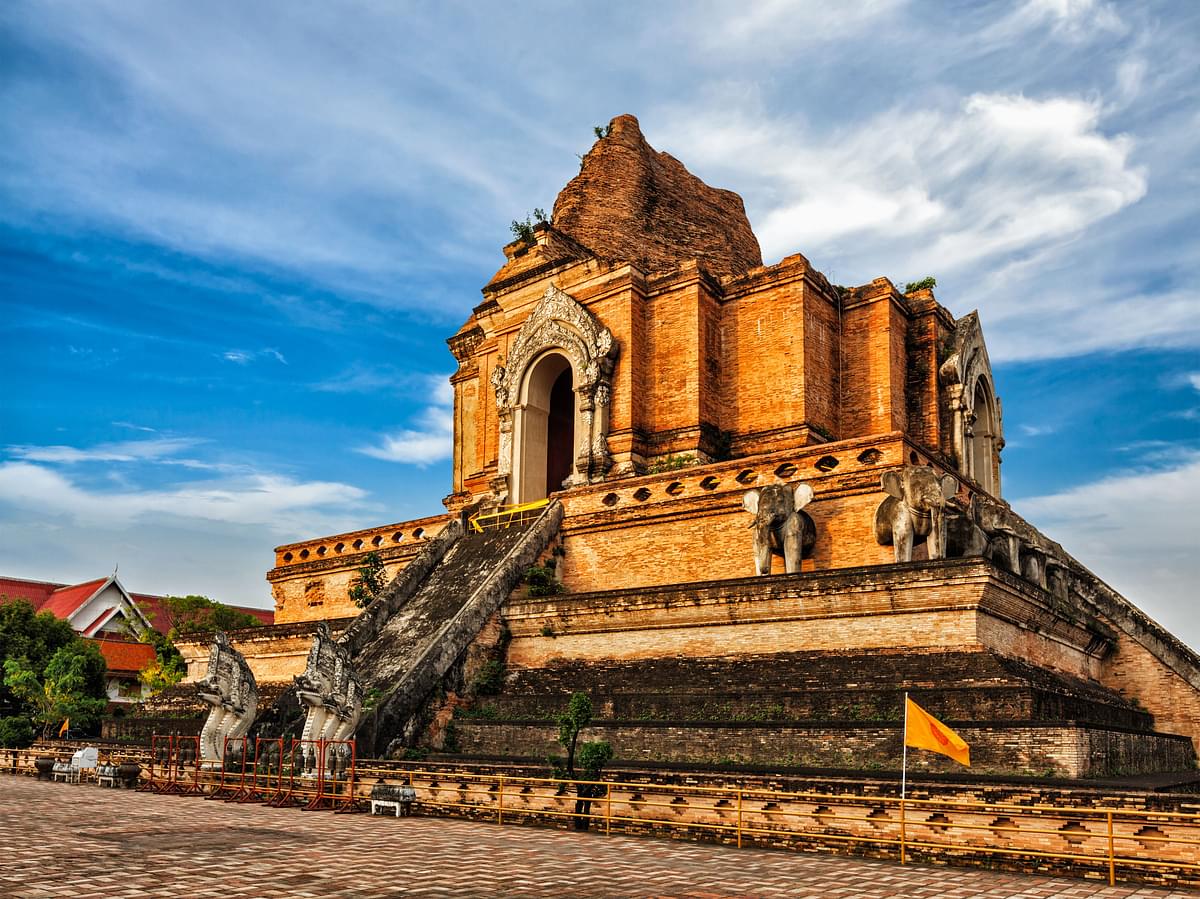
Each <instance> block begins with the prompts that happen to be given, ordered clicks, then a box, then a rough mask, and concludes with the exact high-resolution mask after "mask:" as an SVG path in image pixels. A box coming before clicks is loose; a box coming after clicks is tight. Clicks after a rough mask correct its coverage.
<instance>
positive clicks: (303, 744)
mask: <svg viewBox="0 0 1200 899" xmlns="http://www.w3.org/2000/svg"><path fill="white" fill-rule="evenodd" d="M180 739H188V740H192V739H195V738H177V737H159V738H156V741H155V742H154V743H153V745H152V750H151V753H150V754H149V758H148V759H147V760H146V761H147V762H148V763H149V765H148V768H147V770H146V771H145V772H144V773H145V775H146V777H147V778H148V779H147V783H146V788H149V789H153V790H156V791H158V792H169V793H187V794H193V795H197V794H201V795H208V796H214V795H217V796H221V797H222V798H227V799H229V800H231V801H241V802H263V803H266V804H268V805H274V806H291V807H301V808H304V809H321V808H324V809H333V810H335V811H352V810H355V809H357V808H359V807H360V806H361V805H363V804H365V802H366V800H367V799H369V797H370V793H371V788H372V787H373V786H374V785H375V784H376V783H378V782H379V781H384V780H391V781H393V782H394V781H396V780H397V779H400V780H401V781H403V782H405V783H406V784H408V785H410V786H412V788H413V789H414V790H415V791H416V797H417V799H416V805H415V810H416V811H417V813H419V814H424V815H435V816H436V815H445V816H454V817H468V818H472V819H476V820H483V821H492V822H494V823H496V824H499V825H504V824H519V823H533V824H537V823H542V824H548V825H553V824H555V823H556V822H557V823H560V824H561V823H566V822H574V823H575V824H576V826H581V825H582V824H583V823H584V822H586V824H587V826H588V827H595V828H597V829H599V828H600V827H603V829H604V833H606V834H609V833H613V832H625V833H664V832H675V833H682V834H684V835H686V836H691V837H694V838H698V839H715V840H717V841H720V842H725V843H728V844H730V845H731V846H733V845H735V846H737V847H739V848H740V847H742V846H745V845H771V846H780V845H783V846H787V847H792V848H804V849H809V850H814V849H816V850H819V849H822V848H824V849H827V850H831V851H837V850H838V849H839V848H840V849H841V850H842V851H851V852H854V853H855V854H865V855H871V856H874V857H879V858H887V857H891V858H895V859H896V860H898V861H899V862H900V863H901V864H908V863H910V862H912V861H926V862H931V861H937V862H951V863H953V862H955V861H957V862H959V863H971V862H975V863H978V862H982V861H985V860H986V859H993V860H1004V859H1007V860H1008V861H1009V865H1010V866H1019V863H1020V862H1021V861H1022V860H1025V861H1028V862H1030V863H1033V864H1036V865H1037V866H1038V867H1039V868H1042V867H1045V866H1046V865H1048V864H1051V863H1058V868H1059V870H1060V872H1061V873H1072V874H1077V875H1078V874H1086V873H1091V874H1093V875H1101V876H1104V877H1106V879H1107V880H1108V882H1109V883H1110V884H1115V883H1116V882H1117V880H1118V878H1119V877H1120V876H1124V877H1125V878H1128V877H1130V875H1134V874H1139V873H1140V874H1142V875H1143V876H1145V875H1147V874H1149V875H1154V874H1158V875H1168V876H1170V877H1171V878H1174V879H1175V880H1177V881H1178V882H1180V883H1184V884H1190V885H1200V797H1198V798H1197V803H1196V808H1197V809H1198V810H1197V811H1196V812H1190V811H1152V810H1145V809H1132V808H1120V807H1116V806H1112V805H1096V806H1082V805H1080V806H1069V805H1048V804H1038V803H1029V804H1024V803H1018V802H982V801H976V800H970V799H913V798H907V799H903V800H902V799H899V798H897V797H889V796H871V795H856V794H847V793H829V792H818V791H799V792H789V791H782V790H773V789H768V788H758V787H706V786H691V785H680V786H676V785H667V784H653V783H625V782H615V781H582V780H575V781H568V780H561V779H555V778H549V777H529V776H522V775H509V774H500V773H482V774H481V773H473V772H464V771H455V770H450V769H439V768H430V767H426V766H419V765H412V764H404V763H396V762H381V761H379V760H370V761H367V762H363V761H362V760H359V759H357V758H356V747H355V744H354V742H353V741H339V742H329V741H321V740H316V741H311V740H291V741H284V740H281V739H263V738H260V739H258V740H254V741H253V744H254V758H253V763H252V764H251V763H249V759H248V758H247V754H246V750H247V749H248V748H249V744H250V742H251V741H249V740H247V741H245V743H244V744H243V745H242V749H243V755H242V756H241V757H240V758H238V757H237V756H236V754H235V756H234V757H233V759H232V764H231V765H229V766H226V765H220V766H216V767H209V766H208V765H204V766H201V765H199V764H196V763H193V762H192V754H191V752H190V749H191V746H190V745H189V746H187V747H183V750H184V751H183V752H182V756H183V758H182V759H181V758H180V755H181V753H180V752H179V750H180V748H181V747H180V745H179V742H178V741H179V740H180ZM40 754H42V753H40V752H37V751H29V750H3V751H0V769H3V770H11V771H12V772H14V773H18V772H23V773H29V774H32V773H34V771H33V759H34V758H35V757H36V756H37V755H40ZM181 761H182V764H181ZM143 764H145V762H144V763H143ZM580 787H582V788H583V792H584V793H585V795H583V796H580V795H578V791H579V788H580ZM1176 802H1177V803H1178V801H1177V800H1176ZM1178 804H1180V805H1184V806H1185V807H1186V803H1178ZM1051 866H1052V867H1053V865H1051Z"/></svg>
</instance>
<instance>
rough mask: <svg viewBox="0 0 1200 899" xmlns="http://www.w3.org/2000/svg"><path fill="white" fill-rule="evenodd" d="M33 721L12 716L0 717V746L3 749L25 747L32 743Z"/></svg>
mask: <svg viewBox="0 0 1200 899" xmlns="http://www.w3.org/2000/svg"><path fill="white" fill-rule="evenodd" d="M33 738H34V733H33V722H31V721H30V720H29V719H28V718H20V717H17V716H15V715H14V716H12V717H9V718H0V746H3V747H4V748H5V749H26V748H27V747H29V746H31V745H32V744H33Z"/></svg>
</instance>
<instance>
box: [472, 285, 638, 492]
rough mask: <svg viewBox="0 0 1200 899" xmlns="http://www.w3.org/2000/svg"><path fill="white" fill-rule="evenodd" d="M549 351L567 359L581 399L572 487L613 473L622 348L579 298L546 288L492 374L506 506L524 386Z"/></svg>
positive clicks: (497, 487) (500, 488)
mask: <svg viewBox="0 0 1200 899" xmlns="http://www.w3.org/2000/svg"><path fill="white" fill-rule="evenodd" d="M548 350H556V351H558V352H560V353H562V354H563V355H564V356H566V358H567V360H568V361H569V362H570V364H571V368H572V372H573V380H574V388H575V393H576V395H577V397H578V405H579V418H580V423H581V426H580V428H579V431H580V433H577V434H576V435H575V466H574V469H575V470H574V473H573V474H572V475H571V477H570V478H569V479H568V483H569V484H571V485H572V486H574V485H578V484H589V483H594V482H596V481H599V480H602V479H603V478H604V475H605V474H606V473H607V472H608V470H609V468H611V467H612V457H611V455H610V454H609V449H608V407H609V403H610V401H611V397H612V371H613V365H614V364H615V362H616V357H617V352H618V350H617V345H616V341H615V340H614V339H613V335H612V332H611V331H609V330H608V328H606V327H604V326H603V325H601V324H600V322H599V321H598V320H597V319H596V317H595V316H594V315H592V314H591V313H590V312H588V311H587V309H585V308H584V307H583V306H582V305H580V303H578V302H577V301H576V300H575V299H574V298H573V297H571V296H570V295H569V294H567V293H565V292H564V291H562V290H560V289H559V288H557V287H554V286H551V287H548V288H546V293H545V294H544V295H543V296H542V299H541V300H540V301H539V302H538V304H537V306H536V307H535V308H534V310H533V312H532V313H531V314H530V316H529V318H528V319H526V320H525V323H524V324H523V325H522V326H521V330H520V331H519V332H518V333H517V339H516V341H515V342H514V343H513V345H512V349H511V351H510V352H509V356H508V359H507V360H506V362H505V364H503V365H498V366H496V367H495V368H494V369H493V370H492V374H491V384H492V388H493V390H494V391H495V396H496V409H497V412H498V416H499V419H500V448H499V450H500V452H499V455H500V458H499V461H498V470H497V478H496V479H495V481H494V482H493V485H492V487H493V492H495V493H498V494H503V495H501V496H499V497H498V499H499V501H501V502H503V501H504V498H505V497H506V496H507V493H508V491H509V490H510V489H511V486H512V485H511V477H512V471H513V464H514V460H513V449H514V435H513V421H514V412H515V409H516V406H517V403H518V402H519V401H520V392H521V384H522V382H523V379H524V378H525V376H526V373H527V372H528V370H529V367H530V365H531V364H532V363H533V362H534V361H535V360H536V359H537V358H538V357H539V356H541V355H542V353H544V352H546V351H548Z"/></svg>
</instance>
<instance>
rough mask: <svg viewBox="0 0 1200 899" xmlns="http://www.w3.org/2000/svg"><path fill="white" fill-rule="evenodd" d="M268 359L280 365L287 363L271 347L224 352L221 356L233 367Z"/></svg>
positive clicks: (281, 354)
mask: <svg viewBox="0 0 1200 899" xmlns="http://www.w3.org/2000/svg"><path fill="white" fill-rule="evenodd" d="M264 357H268V358H271V359H274V360H275V361H276V362H278V363H280V364H281V365H287V364H288V361H287V359H285V358H284V357H283V353H281V352H279V350H277V349H275V348H273V347H266V348H264V349H261V350H226V351H225V352H224V353H222V354H221V358H222V359H224V360H225V361H226V362H232V363H233V364H234V365H249V364H250V363H251V362H253V361H255V360H256V359H262V358H264Z"/></svg>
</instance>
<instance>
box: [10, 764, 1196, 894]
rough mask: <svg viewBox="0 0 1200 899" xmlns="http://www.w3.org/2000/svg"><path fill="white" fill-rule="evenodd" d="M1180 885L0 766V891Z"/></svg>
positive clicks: (1075, 890)
mask: <svg viewBox="0 0 1200 899" xmlns="http://www.w3.org/2000/svg"><path fill="white" fill-rule="evenodd" d="M402 895H403V896H408V895H412V896H555V897H568V896H658V897H665V896H679V897H683V896H690V897H724V896H739V897H747V896H825V897H829V899H833V897H849V896H854V897H885V896H929V897H938V899H959V897H969V896H984V897H1002V896H1005V897H1007V896H1024V897H1052V896H1063V897H1084V896H1114V897H1115V896H1139V897H1140V896H1147V897H1150V896H1153V897H1167V896H1181V897H1182V896H1188V897H1191V899H1195V897H1196V896H1197V895H1200V894H1198V893H1183V892H1177V893H1172V892H1170V891H1168V890H1161V889H1151V888H1148V887H1142V888H1137V887H1132V886H1129V887H1112V888H1110V887H1108V886H1102V885H1100V884H1097V883H1094V882H1090V881H1080V880H1069V879H1057V878H1047V877H1028V876H1022V875H1016V874H1004V873H996V872H992V871H976V870H969V869H956V868H940V867H938V868H934V867H923V866H909V867H903V868H902V867H900V866H899V865H896V864H889V863H886V862H876V861H864V860H857V859H846V858H837V857H832V856H827V855H811V854H804V853H794V852H782V851H766V850H756V849H741V850H738V849H733V848H727V847H722V846H711V845H703V844H695V843H682V842H676V841H670V840H658V839H642V838H635V837H623V836H609V837H606V836H604V835H603V834H578V833H573V832H568V831H556V830H548V829H539V828H532V827H499V826H495V825H489V824H482V823H474V822H468V821H459V820H452V819H443V818H422V817H412V818H401V819H395V818H383V817H379V818H371V817H369V816H367V815H334V814H333V813H331V812H302V811H299V810H296V809H274V808H266V807H263V806H260V805H232V804H228V803H224V802H210V801H205V800H202V799H197V798H186V797H179V796H159V795H154V794H149V793H136V792H126V791H124V790H102V789H100V788H98V787H95V786H88V785H83V786H68V785H66V784H52V783H45V782H38V781H35V780H32V779H30V778H24V777H10V776H0V896H5V897H51V896H53V897H66V896H71V897H124V896H144V897H151V896H154V897H157V896H164V897H178V899H189V897H196V896H214V897H221V899H235V897H274V896H314V897H335V896H337V897H343V896H346V897H349V896H354V897H367V896H371V897H381V896H402Z"/></svg>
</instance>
